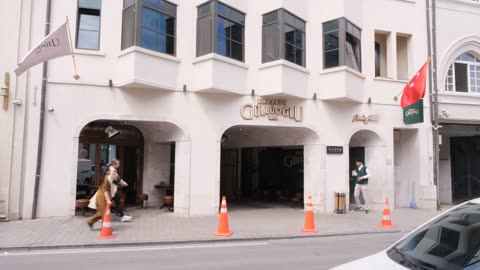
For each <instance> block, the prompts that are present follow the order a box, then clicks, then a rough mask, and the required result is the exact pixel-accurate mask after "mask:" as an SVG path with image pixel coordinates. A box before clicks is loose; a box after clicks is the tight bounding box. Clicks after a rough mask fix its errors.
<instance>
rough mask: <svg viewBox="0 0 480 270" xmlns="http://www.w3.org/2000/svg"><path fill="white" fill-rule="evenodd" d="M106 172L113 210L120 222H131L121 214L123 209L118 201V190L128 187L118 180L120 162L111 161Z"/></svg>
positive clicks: (129, 218)
mask: <svg viewBox="0 0 480 270" xmlns="http://www.w3.org/2000/svg"><path fill="white" fill-rule="evenodd" d="M107 168H108V169H107V170H108V171H109V172H110V177H109V179H110V184H111V185H112V198H113V200H114V201H115V210H116V212H117V214H119V215H120V220H121V221H122V222H126V221H130V220H132V217H131V216H127V215H125V213H124V212H123V207H122V204H121V200H120V192H118V189H119V188H122V187H126V186H128V184H127V182H125V181H124V180H123V179H121V178H120V176H119V175H118V169H119V168H120V160H118V159H113V160H112V161H110V163H109V164H108V165H107Z"/></svg>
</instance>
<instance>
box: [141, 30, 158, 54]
mask: <svg viewBox="0 0 480 270" xmlns="http://www.w3.org/2000/svg"><path fill="white" fill-rule="evenodd" d="M157 39H158V34H157V32H155V31H152V30H148V29H146V28H144V29H142V47H143V48H145V49H150V50H153V51H157V50H158V47H157V46H158V40H157Z"/></svg>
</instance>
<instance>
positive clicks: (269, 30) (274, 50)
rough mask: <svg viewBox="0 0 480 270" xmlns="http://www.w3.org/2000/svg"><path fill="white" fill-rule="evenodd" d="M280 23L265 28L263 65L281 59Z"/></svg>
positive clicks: (263, 35) (263, 32) (263, 34)
mask: <svg viewBox="0 0 480 270" xmlns="http://www.w3.org/2000/svg"><path fill="white" fill-rule="evenodd" d="M278 39H279V36H278V23H274V24H270V25H265V26H263V31H262V63H266V62H271V61H275V60H278V59H280V53H279V44H280V41H279V40H278Z"/></svg>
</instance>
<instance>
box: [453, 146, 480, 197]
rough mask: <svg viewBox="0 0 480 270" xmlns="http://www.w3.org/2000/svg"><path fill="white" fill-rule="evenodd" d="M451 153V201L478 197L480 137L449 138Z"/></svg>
mask: <svg viewBox="0 0 480 270" xmlns="http://www.w3.org/2000/svg"><path fill="white" fill-rule="evenodd" d="M451 155H452V197H453V201H454V202H457V203H460V202H463V201H466V200H470V199H473V198H477V197H480V166H478V164H480V137H455V138H451Z"/></svg>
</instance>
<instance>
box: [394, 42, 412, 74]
mask: <svg viewBox="0 0 480 270" xmlns="http://www.w3.org/2000/svg"><path fill="white" fill-rule="evenodd" d="M409 39H410V36H404V35H397V78H398V79H400V80H408V79H409V78H408V77H409V76H408V43H409Z"/></svg>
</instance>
